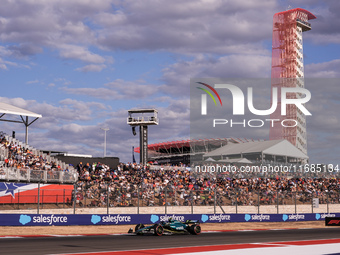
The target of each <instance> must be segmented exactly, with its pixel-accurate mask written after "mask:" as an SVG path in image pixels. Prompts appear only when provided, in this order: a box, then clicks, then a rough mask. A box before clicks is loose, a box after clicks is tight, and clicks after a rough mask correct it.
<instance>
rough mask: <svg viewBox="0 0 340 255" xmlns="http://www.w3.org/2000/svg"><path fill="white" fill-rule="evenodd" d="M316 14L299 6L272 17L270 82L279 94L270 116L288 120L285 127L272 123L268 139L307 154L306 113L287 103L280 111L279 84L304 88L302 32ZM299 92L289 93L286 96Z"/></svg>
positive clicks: (309, 28) (307, 27)
mask: <svg viewBox="0 0 340 255" xmlns="http://www.w3.org/2000/svg"><path fill="white" fill-rule="evenodd" d="M315 18H316V17H315V16H314V15H313V14H312V13H310V12H309V11H307V10H304V9H301V8H295V9H291V10H287V11H284V12H279V13H276V14H274V18H273V41H272V70H271V79H272V80H271V86H272V89H273V88H275V87H276V88H278V91H279V95H278V107H277V110H276V111H275V112H274V113H273V114H271V119H275V120H277V121H280V122H281V121H283V120H284V119H285V120H288V119H290V120H291V121H286V122H285V126H286V127H284V126H283V125H274V126H271V127H270V132H269V139H270V140H276V139H286V140H288V141H289V142H291V143H292V144H293V145H295V146H296V147H297V148H299V149H300V150H301V151H302V152H304V153H305V154H307V133H306V117H305V115H304V114H303V113H302V112H301V111H300V110H299V109H298V108H297V107H296V106H295V105H287V106H286V115H285V116H282V115H281V94H280V91H281V90H280V88H282V87H300V88H304V80H303V78H304V67H303V45H302V32H305V31H308V30H311V24H310V23H308V21H309V20H311V19H315ZM301 96H302V95H299V94H296V93H294V94H293V93H291V94H288V95H287V98H298V97H301ZM293 120H294V121H293ZM296 123H297V125H295V124H296ZM293 126H294V127H293Z"/></svg>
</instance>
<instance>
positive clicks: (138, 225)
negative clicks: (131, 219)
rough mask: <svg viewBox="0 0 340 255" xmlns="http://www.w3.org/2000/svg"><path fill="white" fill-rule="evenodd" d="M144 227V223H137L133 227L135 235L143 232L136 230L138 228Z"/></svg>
mask: <svg viewBox="0 0 340 255" xmlns="http://www.w3.org/2000/svg"><path fill="white" fill-rule="evenodd" d="M144 227H145V226H144V224H141V223H139V224H137V225H136V227H135V233H136V234H137V235H141V234H143V233H141V232H138V230H140V229H142V228H144Z"/></svg>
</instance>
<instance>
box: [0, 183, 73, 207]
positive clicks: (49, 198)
mask: <svg viewBox="0 0 340 255" xmlns="http://www.w3.org/2000/svg"><path fill="white" fill-rule="evenodd" d="M38 190H39V189H38V184H37V183H15V182H0V203H2V204H3V203H6V204H11V203H19V204H21V203H38ZM72 191H73V185H65V184H40V203H68V202H70V201H72Z"/></svg>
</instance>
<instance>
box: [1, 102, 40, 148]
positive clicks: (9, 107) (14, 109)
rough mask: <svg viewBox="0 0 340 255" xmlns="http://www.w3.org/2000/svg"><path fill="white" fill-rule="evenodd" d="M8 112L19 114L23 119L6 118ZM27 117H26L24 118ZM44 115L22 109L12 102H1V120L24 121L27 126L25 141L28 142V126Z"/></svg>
mask: <svg viewBox="0 0 340 255" xmlns="http://www.w3.org/2000/svg"><path fill="white" fill-rule="evenodd" d="M6 114H12V115H19V116H20V118H21V120H13V119H4V118H2V117H4V116H5V115H6ZM23 116H24V117H26V118H23ZM28 117H33V118H35V119H33V120H32V121H29V120H28ZM41 117H42V115H41V114H38V113H34V112H31V111H28V110H25V109H22V108H20V107H16V106H13V105H10V104H6V103H2V102H0V121H7V122H15V123H22V124H24V125H25V127H26V131H25V132H26V135H25V142H26V144H28V127H29V126H30V125H31V124H32V123H33V122H35V121H36V120H37V119H39V118H41Z"/></svg>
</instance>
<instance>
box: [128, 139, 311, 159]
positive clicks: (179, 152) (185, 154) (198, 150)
mask: <svg viewBox="0 0 340 255" xmlns="http://www.w3.org/2000/svg"><path fill="white" fill-rule="evenodd" d="M148 149H149V160H150V161H156V162H157V163H158V164H172V165H174V164H179V163H183V164H187V165H188V164H190V162H191V163H192V162H197V161H218V162H223V163H231V164H235V163H239V164H252V163H253V164H254V163H273V164H287V163H294V164H298V163H306V162H307V161H308V156H307V155H305V154H304V153H303V152H301V151H300V150H298V149H296V148H295V147H294V146H293V145H292V144H290V143H289V142H287V141H286V140H271V141H254V140H247V139H238V138H237V139H236V138H221V139H200V140H183V141H173V142H164V143H155V144H150V145H149V146H148ZM134 151H135V152H137V153H138V152H139V147H138V148H136V149H135V150H134Z"/></svg>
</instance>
